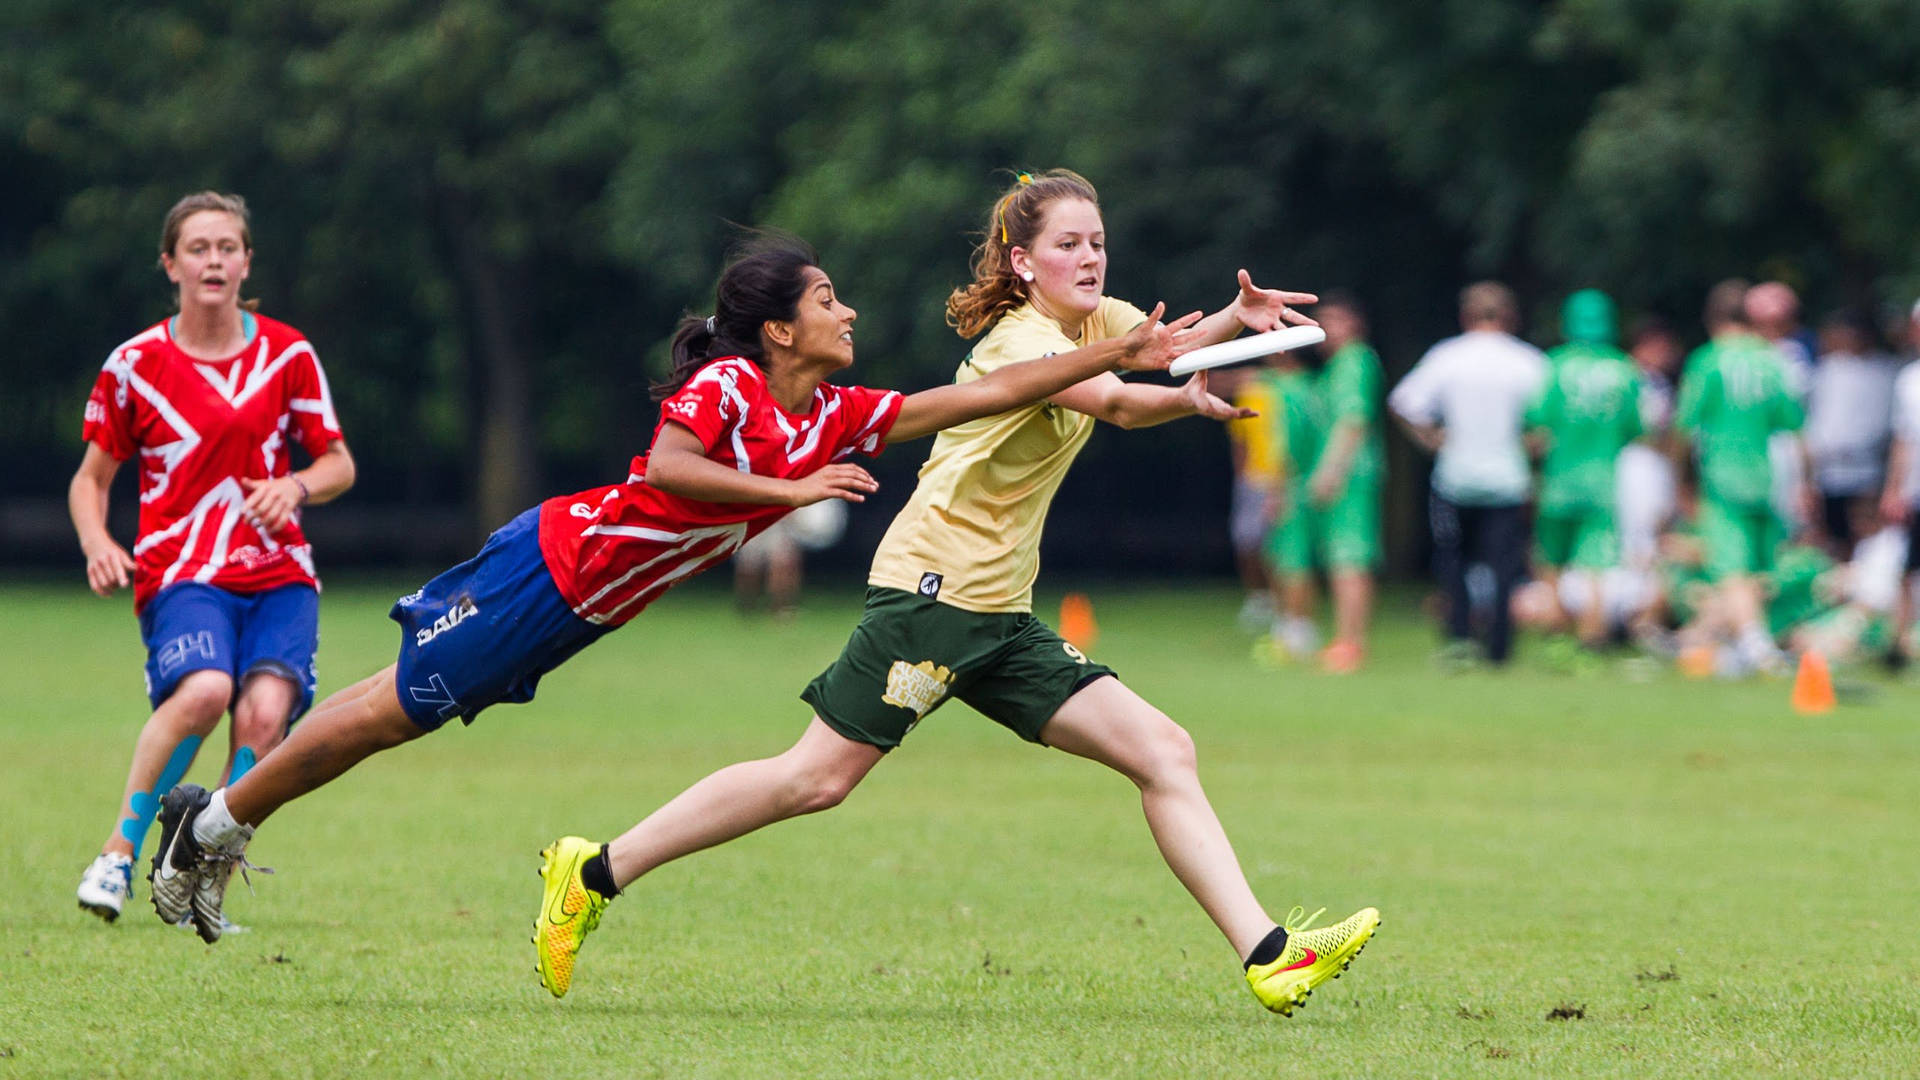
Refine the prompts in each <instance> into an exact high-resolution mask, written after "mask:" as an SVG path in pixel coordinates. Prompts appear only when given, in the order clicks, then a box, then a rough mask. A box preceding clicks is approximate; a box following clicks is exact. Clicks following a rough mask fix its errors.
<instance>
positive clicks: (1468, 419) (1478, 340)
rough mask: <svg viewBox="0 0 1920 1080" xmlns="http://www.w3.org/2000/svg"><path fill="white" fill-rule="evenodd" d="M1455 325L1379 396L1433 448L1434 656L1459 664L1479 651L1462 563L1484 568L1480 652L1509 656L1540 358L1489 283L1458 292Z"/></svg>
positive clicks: (1506, 293)
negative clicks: (1529, 416)
mask: <svg viewBox="0 0 1920 1080" xmlns="http://www.w3.org/2000/svg"><path fill="white" fill-rule="evenodd" d="M1460 325H1461V328H1462V329H1463V330H1464V333H1462V334H1460V335H1459V336H1457V337H1451V338H1448V339H1446V340H1445V341H1442V342H1440V343H1439V344H1437V345H1435V346H1434V347H1433V348H1431V349H1428V350H1427V354H1426V355H1425V356H1423V357H1421V358H1420V362H1419V363H1417V364H1415V365H1414V366H1413V370H1412V371H1409V372H1407V375H1406V378H1404V379H1402V380H1400V383H1399V385H1398V386H1395V387H1394V388H1393V393H1392V394H1390V395H1389V396H1388V398H1387V405H1388V407H1389V408H1390V409H1391V410H1392V411H1393V414H1394V416H1395V418H1396V419H1398V420H1399V421H1400V423H1401V426H1402V427H1403V428H1404V429H1405V430H1406V432H1407V434H1408V435H1409V436H1410V437H1411V438H1412V439H1413V440H1414V442H1416V443H1418V444H1419V445H1420V446H1421V447H1423V448H1425V449H1426V450H1427V451H1429V452H1430V453H1432V454H1433V455H1434V462H1433V502H1432V511H1431V525H1432V528H1433V546H1434V569H1435V571H1436V572H1437V573H1438V574H1439V576H1440V581H1441V586H1442V588H1444V589H1445V591H1446V594H1447V599H1448V609H1449V610H1448V614H1447V637H1448V643H1447V646H1446V648H1445V649H1443V650H1442V651H1441V654H1440V660H1441V662H1442V664H1443V665H1444V666H1447V667H1461V666H1467V665H1470V664H1472V663H1474V662H1476V661H1477V660H1478V659H1479V658H1480V656H1481V654H1482V646H1477V645H1475V644H1474V642H1473V633H1472V624H1473V605H1472V603H1471V594H1470V593H1469V591H1468V588H1467V582H1468V572H1469V571H1470V570H1471V568H1472V567H1473V566H1474V565H1475V564H1476V563H1478V564H1483V565H1485V566H1486V567H1487V568H1488V569H1489V570H1491V571H1492V572H1493V582H1494V588H1493V596H1492V597H1491V602H1492V609H1493V610H1492V612H1491V613H1490V617H1489V618H1488V620H1487V634H1486V638H1485V641H1484V643H1483V645H1484V656H1485V659H1486V660H1488V661H1490V662H1492V663H1494V664H1504V663H1505V662H1506V661H1507V658H1508V657H1509V656H1510V655H1512V650H1513V620H1512V614H1511V612H1510V611H1509V601H1510V600H1511V598H1512V595H1513V588H1514V586H1515V585H1516V584H1517V583H1518V582H1519V580H1520V576H1521V574H1522V573H1523V572H1524V570H1525V567H1526V561H1525V552H1526V545H1527V520H1526V505H1527V497H1528V495H1529V493H1530V491H1531V487H1532V472H1531V469H1530V468H1529V465H1528V460H1527V450H1526V445H1525V443H1524V442H1523V441H1522V432H1523V421H1524V419H1525V416H1526V411H1527V406H1528V405H1529V404H1530V403H1531V402H1532V400H1533V398H1534V396H1535V395H1536V394H1537V393H1538V392H1539V390H1540V387H1541V385H1542V383H1543V382H1544V381H1545V379H1546V374H1547V359H1546V356H1545V355H1544V354H1543V353H1541V352H1540V350H1538V349H1536V348H1534V347H1533V346H1531V345H1529V344H1527V343H1526V342H1524V341H1521V340H1520V339H1519V338H1517V337H1515V336H1514V332H1515V331H1516V330H1517V329H1518V328H1519V325H1520V307H1519V304H1518V302H1517V301H1516V300H1515V299H1514V295H1513V291H1512V290H1511V289H1508V288H1507V287H1506V286H1505V285H1501V284H1499V283H1498V282H1492V281H1483V282H1479V283H1477V284H1474V285H1469V286H1467V288H1466V289H1464V290H1463V291H1462V292H1461V294H1460Z"/></svg>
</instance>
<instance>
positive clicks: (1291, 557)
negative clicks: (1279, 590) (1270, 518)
mask: <svg viewBox="0 0 1920 1080" xmlns="http://www.w3.org/2000/svg"><path fill="white" fill-rule="evenodd" d="M1313 517H1314V512H1313V508H1312V507H1310V506H1308V505H1306V502H1305V500H1304V499H1303V498H1302V497H1301V494H1300V493H1299V492H1288V493H1287V507H1286V509H1285V510H1283V511H1281V513H1280V516H1279V517H1278V518H1276V519H1275V520H1274V523H1273V527H1272V528H1271V529H1268V530H1267V547H1266V553H1267V565H1269V566H1271V567H1273V569H1274V570H1275V571H1276V572H1277V573H1281V574H1306V573H1311V572H1312V570H1313V568H1314V565H1315V564H1314V558H1313Z"/></svg>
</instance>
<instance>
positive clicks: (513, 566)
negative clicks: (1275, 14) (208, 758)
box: [150, 237, 1199, 941]
mask: <svg viewBox="0 0 1920 1080" xmlns="http://www.w3.org/2000/svg"><path fill="white" fill-rule="evenodd" d="M715 307H716V311H715V314H714V316H713V317H712V318H709V319H689V320H687V321H686V322H684V323H683V324H682V325H681V327H680V329H679V331H678V332H677V333H676V334H675V336H674V341H673V356H674V371H673V375H672V377H671V378H670V379H669V380H668V382H667V383H666V384H665V385H663V386H661V387H657V388H656V396H661V397H664V400H663V401H662V403H661V406H660V419H659V422H658V424H657V425H656V426H655V429H654V436H653V445H652V447H651V448H650V450H649V452H648V453H647V454H646V455H644V456H641V457H637V458H634V459H633V463H632V465H631V466H630V469H629V475H628V476H627V478H626V480H625V481H623V482H621V483H618V484H611V485H608V486H606V487H599V488H593V489H591V490H588V491H583V492H580V493H579V494H577V495H568V496H563V497H560V498H555V499H549V500H547V501H546V502H545V503H542V504H541V505H540V506H537V507H535V508H533V509H531V510H528V511H526V512H525V513H523V514H521V515H520V516H519V517H518V518H516V519H514V521H512V522H511V523H509V524H508V525H506V526H505V527H503V528H501V529H500V530H499V531H498V532H496V533H494V534H493V536H492V537H490V538H489V539H488V540H487V543H486V546H485V547H483V548H482V549H481V551H480V553H479V554H478V555H476V556H475V557H474V558H473V559H470V560H468V561H467V562H465V563H462V564H461V565H459V566H457V567H454V568H453V569H451V570H449V571H447V572H446V573H444V574H441V575H440V576H438V577H436V578H434V579H433V580H432V581H431V582H428V583H427V585H426V586H425V587H423V588H422V589H420V591H418V592H415V593H413V594H412V595H410V596H407V597H404V598H402V599H401V600H400V601H399V602H398V603H397V604H395V605H394V608H393V611H392V613H391V615H392V618H393V619H394V620H395V621H396V622H399V623H400V625H401V628H402V631H403V637H402V640H401V649H400V657H399V660H398V662H397V663H396V664H394V665H392V666H389V667H387V668H386V669H385V670H383V671H380V672H378V673H376V674H374V675H372V676H369V677H368V678H366V679H363V680H361V681H360V682H358V683H356V684H354V685H353V686H351V687H349V688H347V689H345V690H342V691H340V692H339V693H336V694H334V695H333V696H331V697H329V698H328V699H327V700H326V701H324V702H322V703H321V704H320V706H319V708H317V709H316V710H315V711H314V713H313V715H312V716H310V717H308V718H307V720H306V721H305V722H304V723H302V724H301V725H300V728H299V730H298V731H296V732H294V734H293V735H292V737H291V738H289V739H288V740H287V741H286V743H285V744H283V745H282V746H281V747H280V749H278V750H277V751H275V752H274V753H272V754H270V755H268V756H267V757H266V758H264V759H262V761H261V762H260V764H259V766H258V767H257V768H255V769H254V770H253V771H252V772H250V773H248V774H247V776H246V777H245V778H243V779H241V780H238V781H235V782H233V783H232V784H231V785H230V786H228V787H225V788H222V789H220V790H219V791H216V792H212V793H208V792H206V791H203V790H201V789H200V788H198V787H196V786H194V785H191V784H182V785H180V786H178V787H176V788H174V789H173V790H172V791H171V792H169V793H168V795H167V797H166V800H165V804H164V806H163V807H162V810H161V814H160V821H161V824H162V827H163V830H164V831H163V833H162V835H161V841H160V850H159V851H158V852H157V853H156V854H155V856H154V859H153V872H152V874H151V875H150V880H151V881H152V883H153V897H154V908H155V910H156V911H157V912H158V913H159V914H160V917H161V918H163V919H166V920H168V921H176V920H178V919H179V918H181V917H182V916H184V915H187V914H191V916H192V918H193V921H194V924H195V926H196V927H197V928H198V929H199V930H200V933H201V936H202V937H203V938H205V939H206V940H208V941H214V940H217V939H218V937H219V932H220V926H221V924H222V915H221V912H220V905H221V902H222V898H223V896H224V893H225V889H226V882H227V879H228V877H229V876H230V875H231V873H232V867H233V865H234V863H235V861H236V860H238V858H239V855H240V852H241V851H242V849H243V848H244V847H245V845H246V842H247V841H248V840H249V839H251V837H252V835H253V830H254V827H255V826H257V825H259V824H260V823H261V822H262V821H264V820H266V818H267V816H268V815H270V814H272V813H273V812H274V811H275V810H276V809H278V808H279V807H280V806H282V805H284V804H285V803H287V802H288V801H289V800H291V799H294V798H297V797H299V796H301V795H304V794H306V793H307V792H309V791H312V790H314V789H315V788H318V787H320V786H321V785H323V784H325V783H327V782H328V781H330V780H332V779H333V778H334V777H336V776H339V775H340V774H341V773H343V772H345V771H346V770H347V769H349V768H351V767H352V766H353V765H355V764H357V763H358V762H360V761H361V760H363V759H365V758H366V757H368V756H369V755H371V754H374V753H376V752H378V751H381V750H385V749H388V748H390V747H393V746H397V745H399V744H401V743H403V742H407V741H410V740H412V739H415V738H418V737H419V736H421V735H423V734H425V733H426V732H428V731H432V730H435V729H437V728H439V727H440V726H441V725H442V724H444V723H446V721H448V720H450V719H452V718H453V717H456V716H458V717H461V718H462V719H463V720H466V721H468V722H471V721H472V720H473V718H474V717H475V716H476V715H477V714H478V713H479V712H480V711H481V710H483V709H485V708H487V707H488V706H490V705H494V704H497V703H500V702H523V701H528V700H531V699H532V697H533V694H534V690H535V688H536V686H537V684H538V682H539V680H540V677H541V676H543V675H544V674H546V673H547V672H548V671H551V670H553V669H554V668H555V667H557V666H559V665H560V664H561V663H563V662H565V661H566V660H567V659H568V658H570V657H571V656H573V655H574V654H575V653H577V652H579V651H580V650H581V649H584V648H586V647H587V646H588V645H590V644H592V643H593V642H594V641H596V640H598V639H599V638H600V637H602V636H604V635H605V634H607V633H608V632H610V631H612V630H613V629H615V628H617V627H619V626H621V625H623V624H624V623H626V622H627V621H628V620H630V619H632V618H633V617H634V616H635V615H638V614H639V613H640V612H641V611H642V610H644V609H645V608H646V606H647V605H648V604H650V603H652V602H653V601H654V600H656V599H658V598H659V597H660V595H661V594H662V593H664V592H665V591H666V590H667V589H668V588H670V587H672V586H673V585H675V584H677V583H679V582H681V581H685V580H687V579H688V578H691V577H692V576H694V575H695V574H698V573H700V572H701V571H703V570H706V569H708V568H710V567H713V566H715V565H718V563H719V562H720V561H721V560H722V559H724V558H725V557H726V556H727V555H728V554H730V553H732V552H733V551H734V550H735V549H737V548H738V547H739V546H740V545H741V544H742V543H744V542H745V541H746V540H747V539H749V538H750V537H752V536H754V535H755V534H757V533H759V532H760V531H761V530H763V529H765V528H766V527H767V526H768V525H771V524H772V523H773V522H774V521H776V520H778V519H779V518H780V517H782V516H783V515H785V514H786V513H788V512H789V511H791V510H793V509H794V508H796V507H800V506H806V505H809V504H812V503H816V502H819V501H821V500H823V499H844V500H846V501H848V502H861V501H863V500H864V499H865V498H866V496H867V494H868V493H870V492H872V491H874V490H875V489H876V487H877V485H876V484H875V482H874V480H873V477H872V476H871V475H869V474H868V473H867V471H866V470H865V469H863V468H861V467H860V466H858V465H855V464H852V463H851V462H849V461H847V459H848V458H850V457H851V456H853V455H854V454H865V455H873V454H877V453H879V452H880V450H881V449H882V448H883V447H884V446H885V445H886V444H887V443H889V442H899V441H901V440H904V439H915V438H920V437H922V436H926V435H931V434H933V433H934V432H936V431H939V430H941V429H942V428H945V427H949V426H952V425H954V424H959V423H963V422H965V421H968V420H972V419H975V418H978V417H982V416H991V415H994V414H996V413H1000V412H1004V411H1006V410H1007V409H1010V408H1014V407H1017V406H1019V405H1023V404H1026V403H1028V402H1032V401H1037V400H1039V399H1041V398H1043V397H1046V396H1047V395H1049V394H1053V393H1057V392H1059V391H1061V390H1064V389H1066V388H1067V387H1069V386H1072V385H1074V384H1076V383H1079V382H1081V381H1083V380H1085V379H1088V378H1091V377H1093V376H1094V375H1098V374H1101V373H1104V372H1107V371H1110V370H1112V369H1113V368H1114V367H1116V366H1118V367H1123V368H1128V369H1132V370H1156V369H1163V368H1165V367H1166V366H1167V365H1168V364H1170V363H1171V362H1172V361H1173V359H1174V357H1175V356H1177V355H1178V354H1179V353H1180V352H1182V351H1184V349H1185V348H1186V347H1188V346H1189V345H1191V344H1194V342H1193V341H1191V340H1190V338H1191V337H1192V335H1191V333H1190V332H1189V329H1188V328H1189V327H1190V326H1191V325H1192V323H1193V322H1194V321H1195V320H1197V319H1198V318H1199V313H1198V312H1196V313H1194V314H1193V315H1190V316H1187V317H1185V318H1183V319H1180V320H1176V321H1175V322H1173V323H1171V324H1162V323H1161V322H1160V321H1159V319H1160V314H1161V311H1162V308H1159V307H1156V308H1155V309H1154V311H1153V313H1152V314H1151V315H1149V316H1147V317H1146V318H1145V320H1144V321H1141V322H1140V323H1139V325H1137V326H1136V327H1134V328H1133V330H1132V331H1131V332H1130V333H1128V334H1126V335H1125V336H1124V337H1118V338H1114V339H1111V340H1109V341H1105V342H1102V343H1100V344H1097V345H1091V346H1089V347H1087V348H1083V349H1074V350H1071V351H1066V352H1061V353H1059V354H1057V355H1053V356H1049V357H1043V358H1040V359H1036V360H1033V361H1030V362H1027V363H1021V364H1014V365H1009V366H1008V367H1006V368H1005V369H1003V370H1001V371H997V372H995V373H994V374H992V375H990V376H988V377H985V378H981V379H978V380H975V381H973V382H970V383H965V384H956V385H949V386H941V387H936V388H934V389H931V390H925V391H922V392H920V393H917V394H908V395H901V394H899V393H896V392H894V391H890V390H869V389H865V388H861V387H841V386H835V385H832V384H830V383H828V382H826V379H827V377H828V376H830V375H832V374H834V373H835V372H837V371H840V370H841V369H843V368H845V367H847V366H848V365H849V364H851V363H853V321H854V310H853V309H852V308H850V307H848V306H847V305H846V304H844V303H842V302H841V300H840V298H839V297H838V295H837V294H836V293H835V292H834V288H833V282H832V281H831V280H829V279H828V277H827V275H826V273H825V272H824V271H822V270H821V269H820V267H819V265H818V260H817V258H816V257H815V255H814V254H813V251H812V250H811V249H810V248H807V247H806V246H805V245H803V244H801V243H799V242H797V241H794V240H791V239H786V238H780V237H769V238H766V239H763V240H762V241H761V243H760V244H759V245H757V246H756V247H755V248H754V249H752V250H750V251H749V252H748V253H746V254H744V255H742V256H741V257H739V258H738V259H736V260H734V261H733V262H732V263H731V264H730V265H729V266H728V267H727V268H726V270H725V271H724V272H723V273H722V275H721V277H720V282H719V287H718V289H717V296H716V305H715Z"/></svg>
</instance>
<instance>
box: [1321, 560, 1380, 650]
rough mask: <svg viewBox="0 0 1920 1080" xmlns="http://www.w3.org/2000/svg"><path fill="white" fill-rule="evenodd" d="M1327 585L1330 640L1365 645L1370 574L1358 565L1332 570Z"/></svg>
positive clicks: (1369, 617)
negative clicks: (1330, 603) (1330, 596)
mask: <svg viewBox="0 0 1920 1080" xmlns="http://www.w3.org/2000/svg"><path fill="white" fill-rule="evenodd" d="M1329 587H1330V588H1331V589H1332V592H1333V635H1334V639H1335V640H1336V641H1346V642H1351V643H1352V644H1355V645H1360V646H1365V645H1366V643H1367V624H1368V623H1369V622H1371V621H1372V619H1373V574H1372V573H1371V572H1370V571H1368V570H1365V569H1361V568H1347V569H1339V570H1335V571H1334V572H1333V575H1332V580H1331V582H1329Z"/></svg>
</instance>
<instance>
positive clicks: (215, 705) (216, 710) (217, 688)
mask: <svg viewBox="0 0 1920 1080" xmlns="http://www.w3.org/2000/svg"><path fill="white" fill-rule="evenodd" d="M232 701H233V679H232V678H231V677H229V676H228V675H227V673H226V672H224V671H196V672H193V673H192V674H190V675H188V676H187V677H186V678H183V679H181V680H180V685H178V686H176V687H174V688H173V693H172V694H169V695H168V696H167V700H166V702H165V703H164V704H165V708H164V709H163V710H161V712H157V713H156V714H155V715H156V716H159V715H161V713H164V714H165V715H166V716H167V717H168V718H169V719H170V720H171V721H172V724H173V727H174V728H175V730H176V731H177V732H178V733H179V734H180V735H181V736H183V737H184V736H187V735H198V736H200V737H202V738H205V737H206V736H207V735H209V734H212V732H213V729H214V728H215V727H217V726H218V725H219V723H220V717H221V716H223V715H225V714H226V711H227V706H228V705H229V704H230V703H231V702H232Z"/></svg>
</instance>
